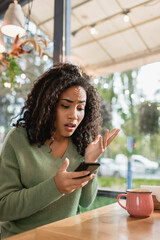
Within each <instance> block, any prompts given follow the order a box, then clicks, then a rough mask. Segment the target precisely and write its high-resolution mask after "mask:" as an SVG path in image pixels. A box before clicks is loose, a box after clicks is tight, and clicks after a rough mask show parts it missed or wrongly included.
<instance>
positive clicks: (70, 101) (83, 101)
mask: <svg viewBox="0 0 160 240" xmlns="http://www.w3.org/2000/svg"><path fill="white" fill-rule="evenodd" d="M60 100H65V101H67V102H69V103H73V102H74V101H72V100H69V99H67V98H61V99H60ZM85 102H86V101H85V100H82V101H79V103H85Z"/></svg>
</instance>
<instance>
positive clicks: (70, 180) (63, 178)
mask: <svg viewBox="0 0 160 240" xmlns="http://www.w3.org/2000/svg"><path fill="white" fill-rule="evenodd" d="M68 166H69V159H68V158H66V159H65V162H64V164H63V165H62V166H61V167H60V168H59V169H58V171H57V173H56V175H55V177H54V181H55V184H56V186H57V188H58V190H59V191H60V193H65V194H68V193H71V192H73V191H74V190H76V189H78V188H82V187H84V186H85V185H86V184H87V183H88V181H89V180H91V179H92V178H94V177H95V174H91V175H89V176H87V175H88V174H89V171H81V172H67V168H68ZM82 176H84V177H83V178H79V179H74V178H77V177H82ZM85 176H86V177H85Z"/></svg>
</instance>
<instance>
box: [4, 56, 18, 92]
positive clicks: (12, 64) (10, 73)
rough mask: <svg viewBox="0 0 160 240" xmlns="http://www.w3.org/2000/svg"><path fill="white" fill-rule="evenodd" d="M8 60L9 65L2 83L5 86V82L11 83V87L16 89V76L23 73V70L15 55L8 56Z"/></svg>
mask: <svg viewBox="0 0 160 240" xmlns="http://www.w3.org/2000/svg"><path fill="white" fill-rule="evenodd" d="M6 61H7V62H8V63H9V66H8V67H6V70H5V75H3V76H2V83H3V86H4V84H5V83H10V84H11V87H10V88H11V89H14V88H16V85H17V82H16V77H17V76H18V75H20V74H21V72H22V70H21V67H20V65H19V64H18V63H17V62H16V59H15V58H14V57H10V58H7V60H6Z"/></svg>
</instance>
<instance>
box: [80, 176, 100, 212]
mask: <svg viewBox="0 0 160 240" xmlns="http://www.w3.org/2000/svg"><path fill="white" fill-rule="evenodd" d="M97 185H98V184H97V174H96V176H95V177H94V178H93V179H92V180H90V181H89V182H88V184H87V185H86V186H84V187H83V188H82V194H81V198H80V203H79V204H80V205H81V206H82V207H84V208H87V207H89V206H90V205H91V204H92V202H93V201H94V200H95V198H96V196H97Z"/></svg>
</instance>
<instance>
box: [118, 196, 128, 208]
mask: <svg viewBox="0 0 160 240" xmlns="http://www.w3.org/2000/svg"><path fill="white" fill-rule="evenodd" d="M121 197H126V198H127V194H119V195H118V197H117V201H118V204H119V205H120V206H121V207H122V208H124V209H125V210H127V209H126V207H125V206H123V205H122V203H120V198H121Z"/></svg>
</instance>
